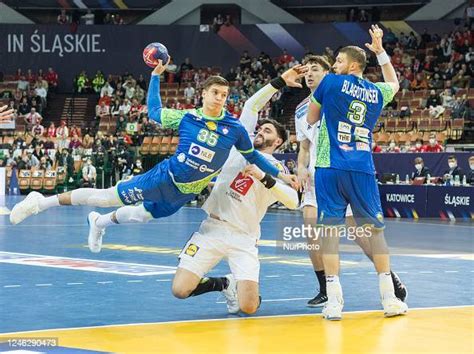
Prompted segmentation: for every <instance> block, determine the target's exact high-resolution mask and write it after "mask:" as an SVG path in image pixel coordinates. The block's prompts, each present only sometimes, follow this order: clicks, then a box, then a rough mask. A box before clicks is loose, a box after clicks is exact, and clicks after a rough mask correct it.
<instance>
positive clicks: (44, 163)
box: [38, 155, 52, 171]
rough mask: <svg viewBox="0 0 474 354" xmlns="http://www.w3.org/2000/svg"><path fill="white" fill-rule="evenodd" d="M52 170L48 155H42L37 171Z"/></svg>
mask: <svg viewBox="0 0 474 354" xmlns="http://www.w3.org/2000/svg"><path fill="white" fill-rule="evenodd" d="M51 168H52V161H51V159H49V157H48V155H44V156H42V157H41V158H40V162H39V167H38V170H43V171H49V170H51Z"/></svg>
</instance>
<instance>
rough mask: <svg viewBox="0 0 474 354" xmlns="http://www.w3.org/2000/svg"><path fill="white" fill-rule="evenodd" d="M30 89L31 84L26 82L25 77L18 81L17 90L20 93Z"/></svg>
mask: <svg viewBox="0 0 474 354" xmlns="http://www.w3.org/2000/svg"><path fill="white" fill-rule="evenodd" d="M29 87H30V83H29V82H28V81H27V80H26V78H25V76H20V79H19V80H18V84H17V88H18V90H20V91H26V90H28V89H29Z"/></svg>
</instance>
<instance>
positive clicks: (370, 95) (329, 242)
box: [307, 25, 408, 320]
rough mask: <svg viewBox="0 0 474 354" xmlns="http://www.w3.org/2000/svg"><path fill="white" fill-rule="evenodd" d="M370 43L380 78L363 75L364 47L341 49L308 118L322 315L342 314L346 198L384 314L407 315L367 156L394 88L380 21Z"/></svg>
mask: <svg viewBox="0 0 474 354" xmlns="http://www.w3.org/2000/svg"><path fill="white" fill-rule="evenodd" d="M369 33H370V35H371V37H372V43H371V44H366V46H367V48H369V49H370V50H371V51H373V52H374V53H375V54H376V55H377V59H378V62H379V65H380V66H381V69H382V74H383V77H384V80H385V82H378V83H375V84H374V83H371V82H369V81H367V80H365V79H363V77H362V73H363V71H364V69H365V65H366V60H367V58H366V53H365V51H364V50H363V49H362V48H359V47H355V46H349V47H345V48H342V49H341V50H340V51H339V54H338V56H337V58H336V62H335V64H334V65H333V69H334V71H335V73H336V75H334V74H328V75H326V76H325V77H324V79H323V80H322V81H321V83H320V85H319V87H318V88H317V90H316V91H315V92H314V94H313V96H312V98H311V100H312V103H311V104H310V107H309V111H308V116H307V121H308V124H315V123H316V122H317V121H319V120H320V132H319V139H318V149H317V156H316V173H315V186H316V200H317V202H318V207H319V208H318V225H320V226H321V230H323V233H322V245H323V263H324V270H325V272H326V287H327V296H328V301H327V303H326V305H325V307H324V309H323V316H324V318H327V319H329V320H340V319H341V318H342V308H343V304H344V301H343V296H342V288H341V284H340V283H339V277H338V274H339V250H338V246H339V237H340V231H341V230H342V227H341V226H342V225H344V223H345V214H346V209H347V206H348V205H349V204H350V206H351V208H352V211H353V213H354V217H355V219H356V221H357V223H358V225H360V226H364V228H363V231H365V235H364V237H368V238H369V242H370V246H371V249H372V255H373V261H374V264H375V268H376V270H377V273H378V275H379V288H380V296H381V300H382V305H383V309H384V314H385V316H387V317H390V316H396V315H400V314H404V313H406V312H407V310H408V307H407V305H406V304H405V303H404V302H402V301H400V300H399V299H397V297H396V296H395V293H394V286H393V283H392V278H391V274H390V256H389V252H388V248H387V244H386V242H385V238H384V233H383V229H384V226H385V225H384V219H383V213H382V207H381V204H380V195H379V191H378V186H377V182H376V180H375V168H374V162H373V159H372V152H371V148H370V147H371V144H372V130H373V129H374V127H375V124H376V122H377V119H378V118H379V116H380V113H381V111H382V108H383V107H384V106H385V105H386V104H387V103H389V102H390V101H391V100H392V99H393V97H394V96H395V94H396V93H397V92H398V90H399V84H398V79H397V75H396V73H395V70H394V68H393V66H392V64H391V63H390V58H389V57H388V55H387V53H386V52H385V50H384V49H383V46H382V37H383V32H382V30H381V29H380V28H379V27H378V26H376V25H375V26H372V28H371V29H370V30H369Z"/></svg>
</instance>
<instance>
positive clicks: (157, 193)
mask: <svg viewBox="0 0 474 354" xmlns="http://www.w3.org/2000/svg"><path fill="white" fill-rule="evenodd" d="M116 188H117V193H118V195H119V197H120V199H121V201H122V203H123V204H125V205H133V204H136V203H140V202H143V206H144V207H145V209H146V210H147V211H148V212H150V213H151V215H153V217H154V218H162V217H165V216H170V215H172V214H174V213H176V212H177V211H178V210H179V209H180V208H181V207H182V206H183V205H184V204H186V203H188V202H190V201H191V200H193V199H194V198H196V194H184V193H181V192H180V191H179V189H178V188H176V186H175V184H174V183H173V180H172V179H171V176H170V175H169V160H165V161H163V162H161V163H159V164H158V165H156V166H155V167H153V168H152V169H151V170H149V171H148V172H146V173H144V174H142V175H138V176H134V177H132V178H131V179H129V180H126V181H121V182H119V183H118V184H117V187H116Z"/></svg>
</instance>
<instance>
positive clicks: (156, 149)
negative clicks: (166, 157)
mask: <svg viewBox="0 0 474 354" xmlns="http://www.w3.org/2000/svg"><path fill="white" fill-rule="evenodd" d="M162 139H163V137H162V136H154V137H153V139H152V141H151V146H150V155H158V154H159V153H160V145H161V141H162Z"/></svg>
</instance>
